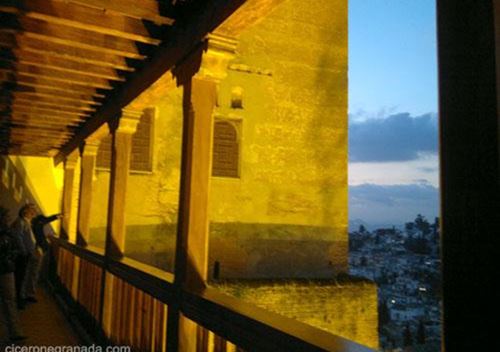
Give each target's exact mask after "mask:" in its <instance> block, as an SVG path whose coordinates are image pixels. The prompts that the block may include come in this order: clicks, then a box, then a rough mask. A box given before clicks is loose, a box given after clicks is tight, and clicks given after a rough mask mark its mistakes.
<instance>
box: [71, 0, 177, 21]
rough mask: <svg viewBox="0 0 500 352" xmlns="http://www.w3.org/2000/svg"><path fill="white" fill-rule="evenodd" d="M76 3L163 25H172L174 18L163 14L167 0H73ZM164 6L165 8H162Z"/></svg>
mask: <svg viewBox="0 0 500 352" xmlns="http://www.w3.org/2000/svg"><path fill="white" fill-rule="evenodd" d="M71 2H73V3H76V4H81V5H85V6H89V7H92V8H96V9H100V10H107V11H111V12H114V13H117V14H120V15H123V16H127V17H132V18H137V19H145V20H149V21H151V22H153V23H157V24H162V25H172V24H173V23H174V20H173V19H171V18H169V17H166V16H162V13H163V12H165V10H166V7H167V6H168V5H170V4H169V3H167V1H161V2H160V1H157V0H141V1H136V0H71ZM162 7H163V8H162Z"/></svg>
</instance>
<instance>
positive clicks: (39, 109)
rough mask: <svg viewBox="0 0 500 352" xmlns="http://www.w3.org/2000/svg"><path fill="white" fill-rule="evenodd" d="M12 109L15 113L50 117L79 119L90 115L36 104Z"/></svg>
mask: <svg viewBox="0 0 500 352" xmlns="http://www.w3.org/2000/svg"><path fill="white" fill-rule="evenodd" d="M11 109H12V110H13V111H19V112H28V113H29V112H32V113H35V114H36V113H40V114H45V115H48V116H52V115H54V116H63V117H66V116H78V117H82V118H85V117H88V114H87V113H85V112H82V111H68V110H67V109H63V108H59V107H53V106H47V105H40V104H35V105H29V104H21V105H20V104H13V105H12V106H11Z"/></svg>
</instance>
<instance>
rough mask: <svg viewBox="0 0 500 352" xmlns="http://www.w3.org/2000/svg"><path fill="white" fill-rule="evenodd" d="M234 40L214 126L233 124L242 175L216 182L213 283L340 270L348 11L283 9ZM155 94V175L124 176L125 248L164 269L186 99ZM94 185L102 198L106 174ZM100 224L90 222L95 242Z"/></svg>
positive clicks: (302, 5) (287, 5)
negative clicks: (221, 279) (217, 270)
mask: <svg viewBox="0 0 500 352" xmlns="http://www.w3.org/2000/svg"><path fill="white" fill-rule="evenodd" d="M238 42H239V44H238V48H237V55H236V57H235V59H234V60H233V61H232V63H231V65H230V68H229V69H228V77H227V78H226V79H225V80H223V81H222V82H221V84H220V87H219V95H218V106H217V108H216V111H215V116H214V117H215V119H216V120H229V121H230V122H231V123H233V124H235V125H236V126H237V131H238V136H239V146H240V153H239V177H238V178H224V177H213V178H212V186H211V199H210V219H211V224H210V253H209V254H210V269H209V272H210V275H212V273H213V265H214V263H215V262H216V261H217V262H219V266H220V275H221V277H227V278H256V277H259V278H277V277H310V278H318V277H324V278H328V277H332V276H333V275H334V274H336V273H339V272H342V271H347V252H348V245H347V243H348V241H347V3H346V1H345V0H332V1H319V2H303V1H298V0H289V1H284V2H283V3H282V4H280V5H279V6H278V7H277V8H276V9H275V10H274V11H273V12H272V13H270V14H269V15H268V16H267V17H265V18H264V19H262V20H261V21H259V22H258V23H257V24H256V25H254V26H253V27H250V28H248V29H246V30H245V32H244V33H242V34H241V36H240V37H239V38H238ZM153 90H154V91H155V93H154V94H152V95H154V97H152V98H150V99H149V105H148V106H155V107H156V109H157V116H156V118H155V122H154V124H155V125H154V130H155V144H154V158H153V172H152V173H143V174H137V173H132V174H131V177H130V180H129V188H128V194H127V214H126V219H127V220H126V221H127V241H126V246H125V247H126V252H127V255H130V256H133V257H135V258H137V259H140V260H143V261H145V262H148V263H151V264H154V265H157V266H160V267H163V268H165V267H167V268H171V265H172V263H173V248H174V235H175V221H176V216H177V202H178V194H177V191H178V180H179V163H178V159H179V152H180V124H181V121H182V111H181V101H182V100H181V96H182V94H181V89H175V88H173V86H172V85H170V86H168V83H167V84H165V86H161V85H159V86H158V87H155V88H154V89H153ZM235 92H237V93H238V94H239V97H240V98H241V103H242V105H241V107H242V108H240V107H239V106H237V105H236V106H234V104H233V106H232V102H231V101H232V98H234V97H235ZM146 94H147V93H146ZM95 182H96V185H98V186H97V188H98V189H105V185H106V184H107V183H108V182H109V173H107V172H103V171H98V172H97V173H96V181H95ZM106 196H107V195H106ZM99 197H101V198H102V197H103V194H99V195H98V196H97V198H99ZM93 205H94V206H95V207H98V208H99V207H100V208H101V209H103V210H104V209H105V202H104V201H102V200H99V199H95V201H94V202H93ZM101 213H102V212H101ZM104 220H105V218H104V217H102V219H97V218H94V219H92V227H93V233H94V235H93V236H92V238H91V239H96V240H97V239H99V241H101V243H103V240H104V232H105V231H104V227H105V221H104Z"/></svg>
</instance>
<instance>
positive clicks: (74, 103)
mask: <svg viewBox="0 0 500 352" xmlns="http://www.w3.org/2000/svg"><path fill="white" fill-rule="evenodd" d="M17 88H18V87H14V88H11V89H5V88H2V89H0V98H1V97H4V98H5V97H7V98H9V99H10V100H12V99H13V98H18V99H24V100H33V101H42V102H52V103H57V104H59V105H61V106H70V107H90V106H97V105H101V104H102V103H100V102H96V101H94V100H81V99H75V98H67V97H63V96H59V95H57V94H54V93H53V92H52V94H44V93H40V92H36V91H33V92H26V91H18V90H17ZM89 111H93V110H89Z"/></svg>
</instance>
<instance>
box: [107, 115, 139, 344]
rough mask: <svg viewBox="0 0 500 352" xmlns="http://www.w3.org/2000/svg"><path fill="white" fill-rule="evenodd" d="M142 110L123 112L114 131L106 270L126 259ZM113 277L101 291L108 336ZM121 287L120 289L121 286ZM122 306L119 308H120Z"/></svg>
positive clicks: (112, 129) (113, 128)
mask: <svg viewBox="0 0 500 352" xmlns="http://www.w3.org/2000/svg"><path fill="white" fill-rule="evenodd" d="M141 116H142V111H136V110H127V109H123V110H122V116H121V117H120V119H119V120H118V121H116V124H115V126H112V127H111V131H112V137H113V138H112V145H113V147H112V153H111V176H110V178H111V179H110V186H109V202H108V223H107V230H106V248H105V267H106V266H107V263H108V262H109V261H110V260H117V259H120V258H121V257H123V254H124V252H125V230H126V227H125V202H126V194H127V181H128V174H129V170H130V154H131V152H132V135H133V134H134V133H135V131H136V129H137V125H138V123H139V119H140V117H141ZM115 286H116V285H114V283H113V279H112V276H111V275H110V274H109V273H107V272H106V270H105V268H104V270H103V286H102V288H101V297H102V308H101V314H100V316H101V322H102V327H103V329H104V331H105V333H107V335H108V337H109V336H110V335H109V334H110V333H111V318H112V316H113V314H114V312H113V304H114V294H113V288H114V287H115ZM118 287H120V286H119V285H118ZM119 308H120V307H117V309H119Z"/></svg>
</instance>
